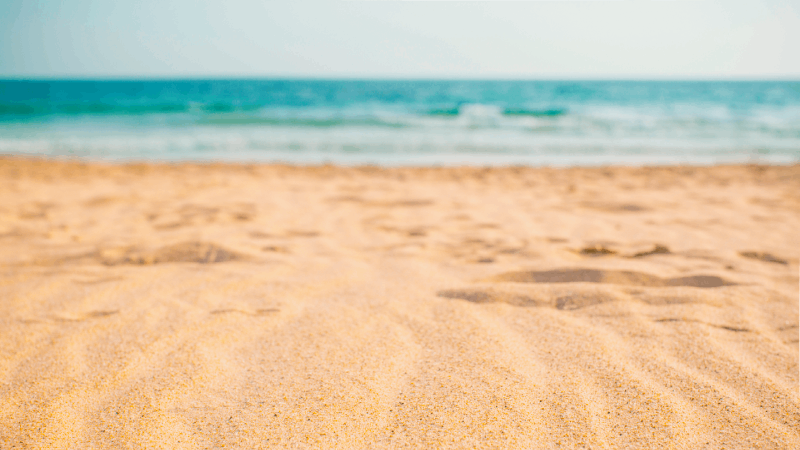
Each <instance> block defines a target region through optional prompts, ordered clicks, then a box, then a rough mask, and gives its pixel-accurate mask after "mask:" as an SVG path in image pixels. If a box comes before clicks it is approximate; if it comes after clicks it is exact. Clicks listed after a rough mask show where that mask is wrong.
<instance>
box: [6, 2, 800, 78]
mask: <svg viewBox="0 0 800 450" xmlns="http://www.w3.org/2000/svg"><path fill="white" fill-rule="evenodd" d="M34 76H46V77H142V76H145V77H222V76H247V77H250V76H272V77H274V76H277V77H281V76H287V77H288V76H303V77H394V78H397V77H424V78H509V77H510V78H564V77H567V78H793V79H798V78H800V0H763V1H752V0H751V1H744V0H729V1H715V0H695V1H670V0H662V1H648V0H630V1H603V0H596V1H567V0H561V1H559V0H552V1H518V2H505V1H473V2H458V1H439V2H433V1H415V2H401V1H337V0H328V1H312V0H281V1H268V0H267V1H264V0H227V1H210V0H136V1H111V0H102V1H92V0H40V1H37V0H3V2H2V6H0V77H34Z"/></svg>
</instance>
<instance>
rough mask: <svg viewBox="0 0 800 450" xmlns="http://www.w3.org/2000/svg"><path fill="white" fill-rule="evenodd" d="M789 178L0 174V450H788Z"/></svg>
mask: <svg viewBox="0 0 800 450" xmlns="http://www.w3.org/2000/svg"><path fill="white" fill-rule="evenodd" d="M798 230H800V167H798V166H790V167H758V166H730V167H713V168H596V169H546V168H543V169H527V168H502V169H480V168H453V169H445V168H427V169H377V168H370V167H364V168H340V167H328V166H324V167H309V168H302V167H289V166H279V165H191V164H181V165H135V164H132V165H120V166H113V165H100V164H79V163H73V162H54V161H37V160H26V159H14V158H3V159H0V448H3V449H6V448H48V449H49V448H220V447H223V446H224V447H226V448H230V447H234V448H270V447H275V448H348V449H349V448H370V449H371V448H473V447H476V448H526V449H527V448H800V390H799V388H798V333H799V331H798V257H800V233H798Z"/></svg>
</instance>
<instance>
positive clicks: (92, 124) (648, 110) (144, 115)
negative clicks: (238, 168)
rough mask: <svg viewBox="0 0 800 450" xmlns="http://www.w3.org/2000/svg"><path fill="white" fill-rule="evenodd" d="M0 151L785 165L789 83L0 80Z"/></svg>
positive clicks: (795, 94)
mask: <svg viewBox="0 0 800 450" xmlns="http://www.w3.org/2000/svg"><path fill="white" fill-rule="evenodd" d="M0 154H7V155H38V156H48V157H67V158H80V159H85V160H106V161H236V162H242V161H249V162H285V163H293V164H320V163H334V164H377V165H509V164H514V165H534V166H541V165H552V166H565V165H568V166H571V165H586V166H591V165H603V164H612V165H657V164H698V165H705V164H723V163H766V164H785V163H797V162H800V82H790V81H764V82H755V81H741V82H738V81H737V82H734V81H724V82H721V81H425V80H302V79H287V80H277V79H274V80H273V79H265V80H258V79H243V80H98V81H92V80H5V81H0Z"/></svg>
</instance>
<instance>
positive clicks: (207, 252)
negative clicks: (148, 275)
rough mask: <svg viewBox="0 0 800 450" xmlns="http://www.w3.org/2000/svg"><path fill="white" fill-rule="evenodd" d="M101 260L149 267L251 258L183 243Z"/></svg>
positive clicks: (203, 245)
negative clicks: (152, 265) (151, 265)
mask: <svg viewBox="0 0 800 450" xmlns="http://www.w3.org/2000/svg"><path fill="white" fill-rule="evenodd" d="M101 256H102V255H101ZM101 259H102V262H103V264H105V265H107V266H115V265H123V264H132V265H149V264H160V263H176V262H188V263H199V264H212V263H221V262H227V261H246V260H248V259H249V258H248V257H247V256H245V255H242V254H239V253H236V252H234V251H231V250H228V249H226V248H223V247H220V246H218V245H216V244H212V243H207V242H183V243H180V244H176V245H171V246H168V247H161V248H159V249H157V250H155V251H127V252H124V253H123V254H122V255H121V256H118V257H109V258H101Z"/></svg>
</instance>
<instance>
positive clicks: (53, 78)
mask: <svg viewBox="0 0 800 450" xmlns="http://www.w3.org/2000/svg"><path fill="white" fill-rule="evenodd" d="M222 80H265V81H266V80H275V81H285V80H313V81H660V82H669V81H674V82H686V81H695V82H696V81H708V82H736V81H740V82H748V81H750V82H757V81H783V82H800V74H798V75H793V76H728V77H714V76H680V77H664V76H641V77H631V76H598V77H583V76H571V75H565V76H541V77H537V76H529V77H526V76H502V75H500V76H495V77H462V76H449V77H443V76H383V75H374V76H364V75H332V76H314V75H201V74H196V75H194V74H193V75H99V74H98V75H5V74H0V81H222Z"/></svg>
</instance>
